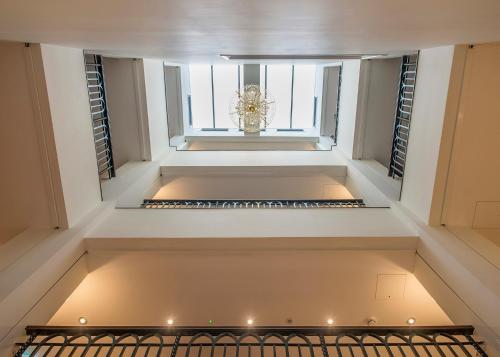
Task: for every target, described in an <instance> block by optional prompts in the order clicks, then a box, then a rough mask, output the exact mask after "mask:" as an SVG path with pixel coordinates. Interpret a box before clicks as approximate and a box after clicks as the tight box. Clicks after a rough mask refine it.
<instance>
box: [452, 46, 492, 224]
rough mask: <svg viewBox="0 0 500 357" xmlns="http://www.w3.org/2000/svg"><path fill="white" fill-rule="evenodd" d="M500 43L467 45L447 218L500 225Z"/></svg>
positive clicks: (456, 222)
mask: <svg viewBox="0 0 500 357" xmlns="http://www.w3.org/2000/svg"><path fill="white" fill-rule="evenodd" d="M499 81H500V44H498V43H497V44H484V45H477V46H475V47H474V48H472V49H468V50H467V57H466V65H465V74H464V83H463V90H462V96H461V103H460V107H459V115H458V120H457V124H456V131H455V137H454V142H453V153H452V158H451V164H450V168H449V175H448V185H447V187H446V198H445V206H444V217H443V223H445V224H447V225H453V226H467V227H474V228H489V229H494V228H497V229H498V228H500V185H499V177H500V157H499V153H500V140H499V137H500V112H499V111H498V109H497V103H498V100H499V98H500V87H499V86H498V83H499Z"/></svg>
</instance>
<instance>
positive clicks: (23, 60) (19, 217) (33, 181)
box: [0, 42, 57, 246]
mask: <svg viewBox="0 0 500 357" xmlns="http://www.w3.org/2000/svg"><path fill="white" fill-rule="evenodd" d="M0 53H1V55H0V77H1V78H2V81H1V82H0V107H1V108H2V129H1V130H0V152H1V153H2V156H1V157H2V159H1V160H2V175H0V176H1V178H0V182H1V183H0V197H2V199H1V200H0V246H1V245H2V244H3V243H5V242H6V241H8V240H9V239H11V238H12V237H14V236H15V235H17V234H20V233H21V232H22V231H24V230H25V229H28V228H30V227H31V228H38V229H42V228H52V227H53V226H54V225H56V224H57V223H56V222H54V221H53V217H52V216H51V207H52V206H51V205H52V204H53V203H52V201H51V196H50V191H49V190H48V189H47V187H46V185H45V184H46V171H45V168H44V166H45V165H47V162H46V159H45V157H44V156H43V155H42V151H41V147H40V145H39V140H40V132H39V131H38V127H37V120H38V118H37V117H36V114H35V109H34V108H33V105H32V97H31V90H30V87H31V86H32V83H30V82H32V80H33V79H32V78H31V77H30V75H29V72H28V68H29V65H30V63H29V60H28V59H27V56H28V53H29V49H27V48H25V45H24V44H23V43H19V42H17V43H15V42H0Z"/></svg>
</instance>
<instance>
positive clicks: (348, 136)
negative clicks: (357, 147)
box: [337, 60, 361, 158]
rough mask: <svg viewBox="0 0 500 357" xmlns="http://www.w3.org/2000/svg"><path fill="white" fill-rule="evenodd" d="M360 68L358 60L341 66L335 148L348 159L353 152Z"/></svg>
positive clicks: (345, 62)
mask: <svg viewBox="0 0 500 357" xmlns="http://www.w3.org/2000/svg"><path fill="white" fill-rule="evenodd" d="M360 68H361V61H360V60H349V61H344V62H343V64H342V82H341V85H340V101H339V127H338V134H337V147H338V148H339V149H340V150H341V151H342V152H343V153H344V154H345V155H346V156H347V157H348V158H352V157H353V150H354V148H353V146H354V135H355V131H356V115H357V108H358V88H359V75H360Z"/></svg>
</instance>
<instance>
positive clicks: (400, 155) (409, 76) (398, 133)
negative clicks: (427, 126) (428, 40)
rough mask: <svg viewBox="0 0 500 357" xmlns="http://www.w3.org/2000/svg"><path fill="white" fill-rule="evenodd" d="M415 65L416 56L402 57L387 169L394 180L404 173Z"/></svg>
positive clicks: (415, 78) (413, 91) (415, 73)
mask: <svg viewBox="0 0 500 357" xmlns="http://www.w3.org/2000/svg"><path fill="white" fill-rule="evenodd" d="M417 63H418V55H411V56H403V61H402V67H401V81H400V87H399V98H398V107H397V109H396V120H395V122H394V135H393V140H392V153H391V164H390V167H389V176H392V177H394V178H396V177H400V178H402V177H403V175H404V171H405V164H406V155H407V149H408V138H409V135H410V123H411V113H412V110H413V98H414V94H415V83H416V80H417Z"/></svg>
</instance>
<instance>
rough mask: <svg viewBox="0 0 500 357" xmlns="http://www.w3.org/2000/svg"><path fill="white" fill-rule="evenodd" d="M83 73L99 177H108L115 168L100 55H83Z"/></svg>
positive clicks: (113, 174) (111, 175)
mask: <svg viewBox="0 0 500 357" xmlns="http://www.w3.org/2000/svg"><path fill="white" fill-rule="evenodd" d="M85 74H86V76H87V88H88V93H89V102H90V116H91V120H92V128H93V131H94V143H95V151H96V156H97V167H98V171H99V177H101V178H108V179H110V178H111V177H114V176H115V168H114V164H113V149H112V147H111V133H110V128H109V125H110V122H109V117H108V109H107V105H106V93H105V89H104V76H103V71H102V58H101V56H98V55H92V54H86V55H85Z"/></svg>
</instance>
